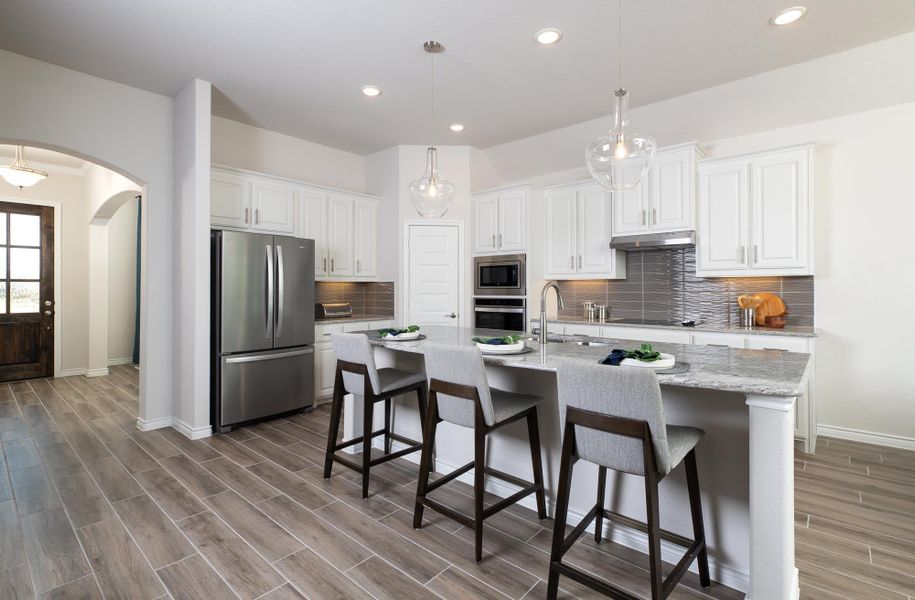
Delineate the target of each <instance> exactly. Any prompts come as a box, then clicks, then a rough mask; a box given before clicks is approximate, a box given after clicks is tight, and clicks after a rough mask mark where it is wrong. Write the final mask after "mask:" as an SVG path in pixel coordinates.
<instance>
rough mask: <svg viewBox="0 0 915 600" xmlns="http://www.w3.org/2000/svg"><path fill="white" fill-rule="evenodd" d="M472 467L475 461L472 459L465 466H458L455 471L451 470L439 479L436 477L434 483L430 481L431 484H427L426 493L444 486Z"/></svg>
mask: <svg viewBox="0 0 915 600" xmlns="http://www.w3.org/2000/svg"><path fill="white" fill-rule="evenodd" d="M472 468H473V461H470V462H469V463H467V464H466V465H464V466H463V467H458V468H457V469H455V470H454V471H451V472H450V473H448V474H447V475H445V476H444V477H439V478H438V479H436V480H435V481H433V482H432V483H430V484H429V485H427V486H426V493H427V494H428V493H429V492H431V491H432V490H436V489H438V488H440V487H442V486H443V485H445V484H446V483H448V482H449V481H452V480H454V479H457V478H458V477H460V476H461V475H463V474H464V473H466V472H467V471H469V470H470V469H472Z"/></svg>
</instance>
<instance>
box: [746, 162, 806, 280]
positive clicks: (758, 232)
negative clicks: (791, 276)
mask: <svg viewBox="0 0 915 600" xmlns="http://www.w3.org/2000/svg"><path fill="white" fill-rule="evenodd" d="M807 171H808V168H807V152H806V151H805V150H795V151H791V152H783V153H780V154H776V155H771V156H765V157H762V158H760V159H755V160H753V161H751V162H750V182H751V196H750V206H751V210H752V216H753V219H752V223H753V224H752V235H753V238H752V253H751V262H750V264H751V265H752V266H753V267H755V268H759V269H779V268H802V267H805V266H807V229H808V223H807V214H808V206H807V203H808V198H807Z"/></svg>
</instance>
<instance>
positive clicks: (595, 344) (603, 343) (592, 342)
mask: <svg viewBox="0 0 915 600" xmlns="http://www.w3.org/2000/svg"><path fill="white" fill-rule="evenodd" d="M575 343H576V344H578V345H579V346H609V345H610V344H608V343H607V342H595V341H591V340H588V341H583V342H575Z"/></svg>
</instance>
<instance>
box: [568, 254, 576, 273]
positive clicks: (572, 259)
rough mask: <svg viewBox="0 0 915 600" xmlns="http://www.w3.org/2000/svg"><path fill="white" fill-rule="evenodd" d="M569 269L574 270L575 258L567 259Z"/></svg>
mask: <svg viewBox="0 0 915 600" xmlns="http://www.w3.org/2000/svg"><path fill="white" fill-rule="evenodd" d="M569 268H571V269H573V270H574V269H575V257H574V256H570V257H569Z"/></svg>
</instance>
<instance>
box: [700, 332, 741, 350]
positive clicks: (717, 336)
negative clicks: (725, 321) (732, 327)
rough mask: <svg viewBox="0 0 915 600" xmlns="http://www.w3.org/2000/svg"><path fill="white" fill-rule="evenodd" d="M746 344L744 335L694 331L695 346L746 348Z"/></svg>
mask: <svg viewBox="0 0 915 600" xmlns="http://www.w3.org/2000/svg"><path fill="white" fill-rule="evenodd" d="M744 344H745V342H744V336H742V335H735V334H733V333H716V332H714V331H697V332H695V333H693V345H695V346H722V347H725V348H744V347H745V345H744Z"/></svg>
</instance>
